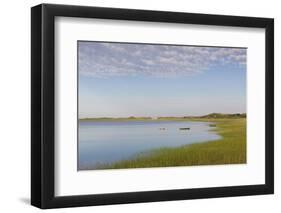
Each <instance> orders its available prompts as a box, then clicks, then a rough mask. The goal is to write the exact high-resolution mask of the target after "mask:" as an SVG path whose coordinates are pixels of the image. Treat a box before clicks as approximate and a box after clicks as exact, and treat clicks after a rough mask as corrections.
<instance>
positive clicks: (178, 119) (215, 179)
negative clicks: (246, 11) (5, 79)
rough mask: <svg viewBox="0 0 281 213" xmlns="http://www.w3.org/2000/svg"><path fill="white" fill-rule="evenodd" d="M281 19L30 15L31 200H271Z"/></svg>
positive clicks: (37, 11)
mask: <svg viewBox="0 0 281 213" xmlns="http://www.w3.org/2000/svg"><path fill="white" fill-rule="evenodd" d="M273 29H274V21H273V19H270V18H254V17H238V16H222V15H207V14H192V13H176V12H164V11H146V10H130V9H113V8H101V7H85V6H66V5H51V4H42V5H38V6H35V7H33V8H32V9H31V41H32V42H31V43H32V44H31V45H32V46H31V50H32V55H31V58H32V63H31V72H32V73H31V77H32V79H31V82H32V85H31V90H32V92H31V96H32V101H31V108H32V109H31V110H32V117H31V121H32V122H31V123H32V126H31V127H32V137H31V149H32V150H31V153H32V155H31V203H32V205H34V206H37V207H40V208H59V207H75V206H88V205H105V204H121V203H137V202H153V201H168V200H181V199H196V198H214V197H226V196H242V195H259V194H272V193H273V191H274V187H273V186H274V183H273V180H274V173H273V172H274V161H273V159H274V155H273V154H274V152H273V139H274V89H273V88H274V85H273V84H274V77H273V76H274V37H273V35H274V32H273Z"/></svg>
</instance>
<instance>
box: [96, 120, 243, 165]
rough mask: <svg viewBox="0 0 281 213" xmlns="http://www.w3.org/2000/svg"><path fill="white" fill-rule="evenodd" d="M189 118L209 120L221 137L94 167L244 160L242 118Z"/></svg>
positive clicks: (161, 149) (193, 163) (153, 151)
mask: <svg viewBox="0 0 281 213" xmlns="http://www.w3.org/2000/svg"><path fill="white" fill-rule="evenodd" d="M189 120H190V121H208V122H213V123H214V124H215V127H213V130H211V131H216V132H217V133H218V134H219V135H220V136H221V139H219V140H216V141H210V142H208V141H207V142H203V143H199V144H191V145H184V146H180V147H176V148H160V149H156V150H152V151H150V152H147V153H143V154H140V155H138V156H137V157H135V158H134V159H130V160H123V161H119V162H116V163H113V164H110V165H100V167H99V168H98V169H124V168H148V167H174V166H195V165H218V164H242V163H246V118H234V119H233V118H211V119H206V118H196V119H189Z"/></svg>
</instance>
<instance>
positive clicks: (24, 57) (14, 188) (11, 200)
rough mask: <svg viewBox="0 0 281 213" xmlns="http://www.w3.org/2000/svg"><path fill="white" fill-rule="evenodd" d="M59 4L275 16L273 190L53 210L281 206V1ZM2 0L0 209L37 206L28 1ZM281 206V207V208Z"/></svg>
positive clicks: (32, 1)
mask: <svg viewBox="0 0 281 213" xmlns="http://www.w3.org/2000/svg"><path fill="white" fill-rule="evenodd" d="M43 2H45V3H57V4H80V5H89V6H105V7H123V8H136V9H150V10H170V11H181V12H195V13H210V14H226V15H243V16H260V17H272V18H275V60H276V62H275V109H276V110H275V132H276V134H275V150H276V151H275V162H276V163H275V172H276V174H275V179H276V181H275V195H265V196H250V197H236V198H219V199H201V200H192V201H190V200H189V201H173V202H158V203H145V204H126V205H111V206H100V207H83V208H71V209H56V210H50V211H51V212H76V211H79V212H92V211H95V212H124V213H126V212H150V211H154V212H171V211H177V212H186V211H189V212H216V213H219V212H228V213H232V212H235V213H237V212H266V211H267V212H278V210H277V209H279V208H280V209H281V168H280V163H279V162H281V145H280V141H281V131H280V130H279V128H281V117H280V116H281V114H280V113H281V110H280V109H281V96H280V95H281V94H280V91H281V74H280V72H279V70H280V68H281V64H280V61H279V60H278V58H279V56H280V55H281V46H280V37H281V13H280V8H281V3H279V2H280V1H278V0H276V1H274V0H263V1H258V0H256V1H251V0H235V1H234V0H232V1H225V0H211V1H208V0H205V1H203V0H192V1H191V0H190V1H188V0H170V1H169V0H166V1H163V0H154V1H152V0H134V1H132V0H119V1H114V0H107V1H103V0H79V1H75V0H68V1H66V0H53V1H48V0H45V1H43ZM40 3H42V2H41V1H37V0H29V1H20V0H18V1H16V0H11V1H2V2H1V11H0V15H1V18H0V22H1V25H0V26H1V32H0V37H1V39H0V54H1V55H0V56H1V57H0V59H1V60H0V73H1V76H0V98H1V104H0V125H1V128H0V129H1V133H0V143H1V148H0V158H1V159H0V171H1V174H0V201H1V204H0V211H1V212H17V211H20V212H39V211H40V210H39V209H37V208H34V207H32V206H30V205H29V197H30V7H31V6H34V5H36V4H40ZM279 211H280V210H279Z"/></svg>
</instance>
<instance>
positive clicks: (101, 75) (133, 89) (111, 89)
mask: <svg viewBox="0 0 281 213" xmlns="http://www.w3.org/2000/svg"><path fill="white" fill-rule="evenodd" d="M78 54H79V55H78V56H79V57H78V73H79V117H80V118H85V117H128V116H155V117H157V116H187V115H204V114H208V113H212V112H219V113H242V112H243V113H244V112H246V58H247V50H246V49H242V48H218V47H198V46H175V45H156V44H153V45H149V44H129V43H106V42H86V41H79V42H78Z"/></svg>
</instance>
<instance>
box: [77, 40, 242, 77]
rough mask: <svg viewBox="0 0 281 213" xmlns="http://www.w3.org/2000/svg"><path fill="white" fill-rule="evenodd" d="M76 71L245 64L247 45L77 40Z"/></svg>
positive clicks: (166, 73) (181, 71) (175, 70)
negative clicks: (199, 45) (205, 45)
mask: <svg viewBox="0 0 281 213" xmlns="http://www.w3.org/2000/svg"><path fill="white" fill-rule="evenodd" d="M78 48H79V49H78V51H79V61H78V63H79V64H78V66H79V73H80V74H81V75H88V76H95V77H110V76H136V75H145V76H147V75H148V76H157V77H171V76H179V75H182V76H186V75H194V74H197V73H201V72H204V71H205V70H207V69H208V68H210V66H218V65H226V64H233V65H237V66H245V65H246V57H247V56H246V49H241V48H217V47H195V46H172V45H148V44H128V43H103V42H79V46H78Z"/></svg>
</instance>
